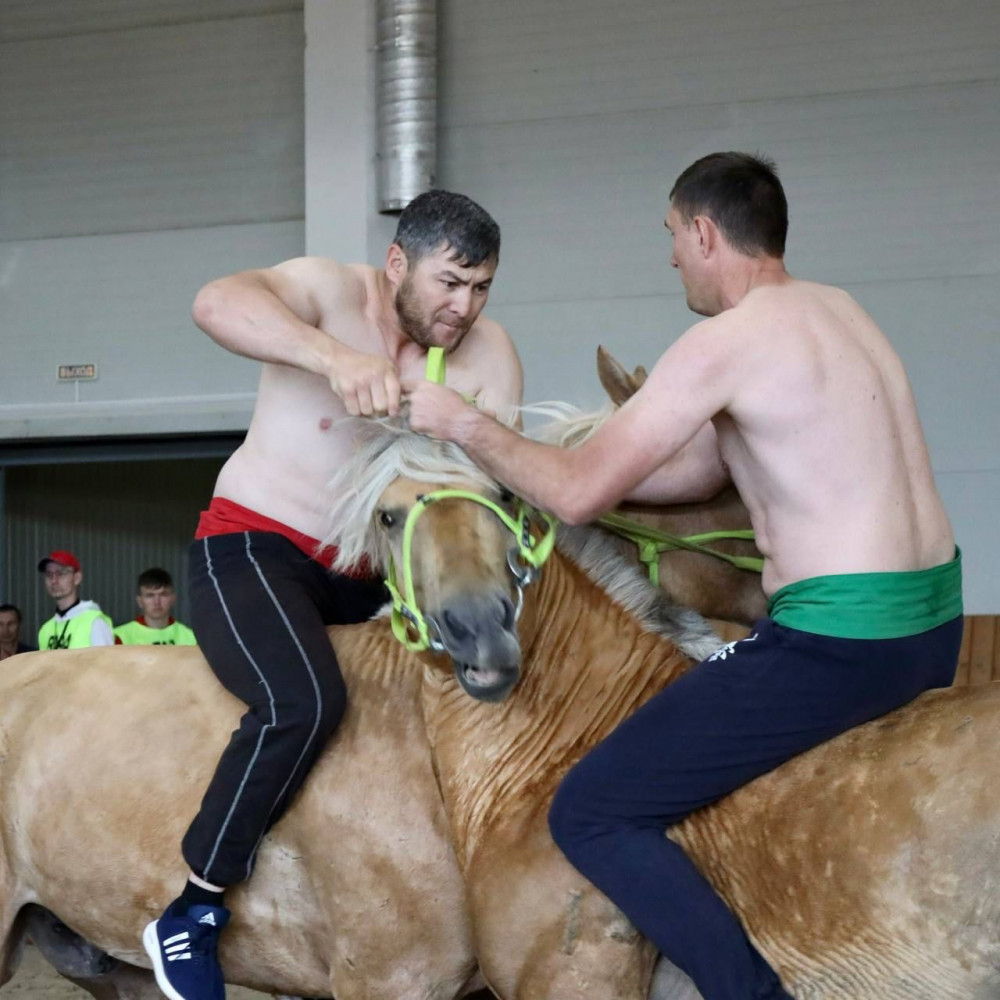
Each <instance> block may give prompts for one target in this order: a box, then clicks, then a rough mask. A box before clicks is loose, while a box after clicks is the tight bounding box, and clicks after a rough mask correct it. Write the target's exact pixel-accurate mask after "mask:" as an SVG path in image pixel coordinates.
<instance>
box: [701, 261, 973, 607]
mask: <svg viewBox="0 0 1000 1000" xmlns="http://www.w3.org/2000/svg"><path fill="white" fill-rule="evenodd" d="M705 327H714V328H712V329H709V330H705V329H704V328H705ZM692 335H693V337H695V338H698V339H703V338H704V339H706V340H707V341H709V342H711V343H712V349H720V350H723V351H725V352H726V353H727V354H728V358H729V370H730V371H731V372H732V373H733V377H732V381H731V383H730V384H729V385H728V387H727V388H728V395H729V400H728V402H727V404H726V407H725V409H724V410H723V411H722V412H720V413H718V414H717V415H716V416H714V417H713V419H712V422H713V425H714V427H715V430H716V433H717V437H718V445H719V450H720V452H721V455H722V458H723V460H724V461H725V463H726V465H727V466H728V469H729V471H730V473H731V475H732V478H733V481H734V483H735V484H736V486H737V488H738V490H739V492H740V496H741V497H742V498H743V500H744V502H745V503H746V504H747V507H748V508H749V510H750V514H751V518H752V521H753V525H754V529H755V532H756V536H757V544H758V547H759V548H760V550H761V552H762V553H764V555H765V556H766V557H767V563H766V568H765V575H764V588H765V591H766V592H767V593H768V594H771V593H774V592H775V591H776V590H778V589H780V588H781V587H783V586H785V585H786V584H788V583H792V582H794V581H796V580H801V579H805V578H808V577H814V576H824V575H827V574H835V573H858V572H878V571H894V570H914V569H925V568H928V567H930V566H935V565H938V564H940V563H943V562H946V561H947V560H949V559H951V557H952V556H953V554H954V551H955V541H954V537H953V536H952V532H951V528H950V526H949V523H948V517H947V515H946V513H945V511H944V507H943V505H942V503H941V500H940V497H939V496H938V492H937V488H936V486H935V484H934V479H933V475H932V473H931V467H930V459H929V456H928V453H927V448H926V445H925V443H924V437H923V433H922V431H921V428H920V424H919V420H918V418H917V412H916V406H915V402H914V399H913V394H912V390H911V388H910V384H909V381H908V379H907V377H906V373H905V372H904V370H903V366H902V364H901V362H900V360H899V358H898V356H897V355H896V353H895V351H894V350H893V349H892V347H891V345H890V344H889V342H888V340H887V339H886V338H885V336H884V335H883V334H882V333H881V331H879V329H878V328H877V327H876V326H875V324H874V322H873V321H872V320H871V318H870V317H869V316H868V315H867V314H866V313H865V312H864V310H862V309H861V307H860V306H858V304H857V303H856V302H855V301H854V300H853V299H852V298H851V297H850V296H849V295H848V294H847V293H846V292H843V291H840V290H839V289H836V288H831V287H828V286H824V285H818V284H814V283H811V282H805V281H796V280H793V279H788V280H787V281H785V282H782V283H780V284H774V285H766V286H763V287H761V288H758V289H755V290H754V291H752V292H750V293H749V294H748V295H746V296H745V297H744V298H743V299H742V300H741V301H740V302H739V303H738V304H737V305H736V306H734V307H733V308H732V309H730V310H727V311H726V312H724V313H721V314H720V315H719V316H717V317H715V318H714V319H712V320H709V321H708V322H707V323H705V324H702V325H700V327H699V328H696V330H695V331H693V332H692Z"/></svg>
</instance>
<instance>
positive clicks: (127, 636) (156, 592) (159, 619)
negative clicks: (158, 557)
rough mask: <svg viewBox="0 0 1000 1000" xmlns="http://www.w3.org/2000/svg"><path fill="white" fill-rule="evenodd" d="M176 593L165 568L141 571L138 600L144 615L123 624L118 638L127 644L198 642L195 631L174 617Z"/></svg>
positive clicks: (185, 644)
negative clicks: (172, 613) (172, 614)
mask: <svg viewBox="0 0 1000 1000" xmlns="http://www.w3.org/2000/svg"><path fill="white" fill-rule="evenodd" d="M176 596H177V595H176V594H175V593H174V581H173V579H172V578H171V576H170V574H169V573H168V572H167V571H166V570H165V569H160V568H159V567H158V566H154V567H152V568H151V569H147V570H146V571H145V572H144V573H140V574H139V582H138V585H137V592H136V597H135V603H136V604H138V605H139V610H140V611H141V612H142V614H140V615H139V616H138V617H137V618H136V619H135V621H131V622H127V623H126V624H125V625H119V626H118V627H117V628H116V629H115V638H116V639H118V640H119V641H120V642H122V643H123V644H124V645H126V646H194V645H196V644H197V643H196V640H195V637H194V632H192V631H191V629H189V628H188V627H187V625H182V624H181V623H180V622H179V621H175V620H174V619H173V618H172V617H171V616H170V612H171V611H172V610H173V607H174V600H175V599H176Z"/></svg>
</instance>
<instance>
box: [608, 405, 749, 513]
mask: <svg viewBox="0 0 1000 1000" xmlns="http://www.w3.org/2000/svg"><path fill="white" fill-rule="evenodd" d="M729 482H730V476H729V469H728V468H727V467H726V464H725V463H724V462H723V460H722V455H721V454H720V453H719V442H718V440H717V438H716V435H715V427H713V426H712V424H711V423H707V424H705V425H704V427H702V429H701V430H700V431H698V433H697V434H695V436H694V437H693V438H692V439H691V440H690V441H688V443H687V444H686V445H684V447H683V448H681V450H680V451H679V452H677V454H676V455H674V456H673V458H670V459H668V460H667V461H666V462H664V463H663V465H661V466H660V467H659V468H658V469H657V470H656V471H655V472H653V473H651V474H650V475H648V476H647V477H646V478H645V479H644V480H643V481H642V482H641V483H639V485H638V486H636V487H634V488H633V489H632V490H631V491H630V492H629V494H628V496H626V497H625V499H626V500H631V501H633V502H634V503H648V504H672V503H701V502H703V501H706V500H711V499H712V497H714V496H715V495H716V494H717V493H719V492H720V491H721V490H722V489H723V488H724V487H726V486H728V485H729Z"/></svg>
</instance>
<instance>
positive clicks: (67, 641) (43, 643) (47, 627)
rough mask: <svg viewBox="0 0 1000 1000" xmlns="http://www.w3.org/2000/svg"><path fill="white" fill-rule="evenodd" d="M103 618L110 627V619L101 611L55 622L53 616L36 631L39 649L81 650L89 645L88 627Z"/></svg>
mask: <svg viewBox="0 0 1000 1000" xmlns="http://www.w3.org/2000/svg"><path fill="white" fill-rule="evenodd" d="M98 618H103V619H104V620H105V621H106V622H107V623H108V626H109V627H110V626H111V624H112V622H111V619H110V618H109V617H108V616H107V615H106V614H105V613H104V612H103V611H84V612H83V613H82V614H79V615H76V617H74V618H67V619H66V620H65V621H61V622H60V621H56V618H55V616H54V615H53V616H52V617H51V618H50V619H49V620H48V621H47V622H46V623H45V624H44V625H43V626H42V627H41V628H40V629H39V630H38V648H39V649H82V648H83V647H84V646H89V645H90V627H91V626H92V625H93V624H94V621H95V620H96V619H98Z"/></svg>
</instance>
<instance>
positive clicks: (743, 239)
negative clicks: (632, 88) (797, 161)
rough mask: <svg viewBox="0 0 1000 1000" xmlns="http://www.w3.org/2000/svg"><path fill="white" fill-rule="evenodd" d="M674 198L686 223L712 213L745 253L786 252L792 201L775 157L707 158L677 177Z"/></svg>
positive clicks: (724, 155) (726, 155)
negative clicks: (776, 167) (779, 176)
mask: <svg viewBox="0 0 1000 1000" xmlns="http://www.w3.org/2000/svg"><path fill="white" fill-rule="evenodd" d="M670 201H671V202H672V203H673V206H674V208H675V209H677V212H678V213H679V214H680V217H681V218H682V219H683V220H684V222H685V223H690V221H691V220H692V219H693V218H694V217H695V216H696V215H707V216H708V217H709V218H710V219H711V220H712V221H713V222H714V223H715V224H716V225H717V226H718V227H719V229H720V230H721V231H722V235H723V236H725V238H726V240H727V241H728V242H729V244H730V246H732V247H733V248H734V249H735V250H739V251H740V253H744V254H747V255H748V256H750V257H756V256H759V255H760V254H766V255H767V256H769V257H784V255H785V237H786V236H787V234H788V202H787V201H786V200H785V192H784V190H783V188H782V187H781V181H779V180H778V174H777V171H776V169H775V166H774V161H773V160H769V159H768V158H767V157H765V156H752V155H751V154H750V153H710V154H709V155H708V156H703V157H702V158H701V159H700V160H696V161H695V162H694V163H692V164H691V166H690V167H688V168H687V170H685V171H684V172H683V173H682V174H681V175H680V177H678V178H677V180H676V182H675V183H674V186H673V190H671V192H670Z"/></svg>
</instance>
